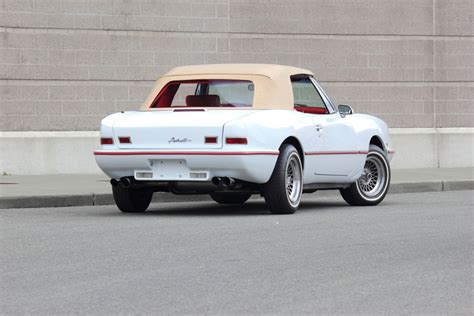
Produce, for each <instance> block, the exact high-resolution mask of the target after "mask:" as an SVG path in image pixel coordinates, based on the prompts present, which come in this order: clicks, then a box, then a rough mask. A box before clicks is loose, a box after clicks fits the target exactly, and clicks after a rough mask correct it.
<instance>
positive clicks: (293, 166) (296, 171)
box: [285, 153, 303, 207]
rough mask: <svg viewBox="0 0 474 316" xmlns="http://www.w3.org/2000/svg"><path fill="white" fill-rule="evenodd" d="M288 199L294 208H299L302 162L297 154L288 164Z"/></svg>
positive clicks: (286, 184) (292, 156)
mask: <svg viewBox="0 0 474 316" xmlns="http://www.w3.org/2000/svg"><path fill="white" fill-rule="evenodd" d="M285 180H286V181H285V187H286V197H287V198H288V201H289V202H290V204H291V205H292V206H294V207H296V206H298V204H299V203H300V200H301V193H302V188H303V187H302V172H301V161H300V159H299V157H298V155H297V154H296V153H293V154H292V155H291V156H290V157H289V158H288V162H287V164H286V175H285Z"/></svg>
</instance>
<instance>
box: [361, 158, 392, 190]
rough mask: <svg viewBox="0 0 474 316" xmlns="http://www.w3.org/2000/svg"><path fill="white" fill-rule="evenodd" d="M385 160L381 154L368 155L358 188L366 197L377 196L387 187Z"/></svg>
mask: <svg viewBox="0 0 474 316" xmlns="http://www.w3.org/2000/svg"><path fill="white" fill-rule="evenodd" d="M386 170H387V169H386V167H385V161H384V160H383V159H382V157H380V154H378V153H373V154H371V155H369V156H368V157H367V160H366V162H365V166H364V171H363V172H362V175H361V176H360V178H359V179H358V180H357V183H356V185H357V189H358V190H359V192H360V193H361V194H362V195H363V196H364V197H366V198H368V199H372V198H377V197H378V196H379V195H380V194H382V193H384V192H385V189H386V187H387V171H386Z"/></svg>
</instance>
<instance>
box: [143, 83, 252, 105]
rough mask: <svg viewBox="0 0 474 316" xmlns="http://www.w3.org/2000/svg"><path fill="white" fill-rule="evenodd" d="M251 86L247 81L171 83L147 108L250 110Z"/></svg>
mask: <svg viewBox="0 0 474 316" xmlns="http://www.w3.org/2000/svg"><path fill="white" fill-rule="evenodd" d="M253 94H254V85H253V83H252V82H251V81H248V80H187V81H172V82H170V83H168V84H167V85H166V86H165V87H163V89H162V90H161V91H160V93H158V96H157V97H156V98H155V100H154V101H153V103H152V104H151V106H150V108H167V107H237V108H239V107H252V103H253Z"/></svg>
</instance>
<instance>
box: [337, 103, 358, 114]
mask: <svg viewBox="0 0 474 316" xmlns="http://www.w3.org/2000/svg"><path fill="white" fill-rule="evenodd" d="M337 109H338V111H339V114H341V117H345V116H346V115H350V114H353V113H354V110H353V109H352V108H351V106H350V105H346V104H339V105H338V106H337Z"/></svg>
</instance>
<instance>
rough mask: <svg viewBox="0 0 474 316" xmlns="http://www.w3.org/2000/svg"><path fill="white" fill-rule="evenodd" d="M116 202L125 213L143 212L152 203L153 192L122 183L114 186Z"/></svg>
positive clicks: (113, 191)
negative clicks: (122, 184)
mask: <svg viewBox="0 0 474 316" xmlns="http://www.w3.org/2000/svg"><path fill="white" fill-rule="evenodd" d="M112 193H113V195H114V200H115V204H116V205H117V207H118V208H119V210H121V211H122V212H124V213H142V212H145V211H146V209H147V208H148V206H149V205H150V202H151V198H152V197H153V192H152V191H148V190H137V189H133V188H127V187H124V186H121V185H117V186H112Z"/></svg>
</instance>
